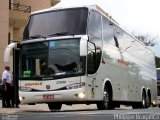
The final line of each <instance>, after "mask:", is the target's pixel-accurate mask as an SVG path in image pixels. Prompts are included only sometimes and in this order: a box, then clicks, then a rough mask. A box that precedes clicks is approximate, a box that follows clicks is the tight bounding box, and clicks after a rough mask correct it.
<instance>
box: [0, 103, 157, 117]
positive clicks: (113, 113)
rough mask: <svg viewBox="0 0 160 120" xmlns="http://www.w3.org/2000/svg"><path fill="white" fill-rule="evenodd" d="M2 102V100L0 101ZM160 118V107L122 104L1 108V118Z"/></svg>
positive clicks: (44, 105)
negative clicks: (112, 106) (113, 106)
mask: <svg viewBox="0 0 160 120" xmlns="http://www.w3.org/2000/svg"><path fill="white" fill-rule="evenodd" d="M0 104H1V101H0ZM45 119H46V120H160V108H157V107H155V108H149V109H132V108H131V107H125V106H121V108H119V109H116V110H103V111H100V110H97V108H96V105H89V106H87V105H73V106H66V105H63V107H62V110H61V111H58V112H50V111H49V109H48V106H47V105H46V104H38V105H31V106H29V105H20V108H1V105H0V120H45Z"/></svg>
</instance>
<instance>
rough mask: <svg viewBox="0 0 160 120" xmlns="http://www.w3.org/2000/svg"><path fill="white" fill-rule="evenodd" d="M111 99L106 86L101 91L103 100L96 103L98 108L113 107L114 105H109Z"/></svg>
mask: <svg viewBox="0 0 160 120" xmlns="http://www.w3.org/2000/svg"><path fill="white" fill-rule="evenodd" d="M111 101H112V96H111V92H110V91H109V89H107V88H106V89H104V92H103V101H100V102H98V103H97V108H98V110H107V109H114V107H113V106H112V105H111Z"/></svg>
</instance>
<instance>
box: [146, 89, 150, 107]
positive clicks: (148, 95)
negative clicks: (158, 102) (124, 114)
mask: <svg viewBox="0 0 160 120" xmlns="http://www.w3.org/2000/svg"><path fill="white" fill-rule="evenodd" d="M146 101H147V103H146V108H149V107H150V106H151V93H150V91H148V92H147V96H146Z"/></svg>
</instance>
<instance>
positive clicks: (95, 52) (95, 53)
mask: <svg viewBox="0 0 160 120" xmlns="http://www.w3.org/2000/svg"><path fill="white" fill-rule="evenodd" d="M88 42H89V43H91V44H93V46H94V56H93V59H94V71H95V69H96V57H97V56H96V55H97V49H96V44H95V43H94V42H91V41H89V40H88Z"/></svg>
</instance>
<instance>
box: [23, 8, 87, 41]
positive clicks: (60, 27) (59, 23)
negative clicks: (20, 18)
mask: <svg viewBox="0 0 160 120" xmlns="http://www.w3.org/2000/svg"><path fill="white" fill-rule="evenodd" d="M87 17H88V9H87V8H76V9H65V10H55V11H50V12H43V13H39V14H33V15H31V16H30V20H29V22H28V24H27V26H26V28H25V30H24V33H23V40H29V39H30V38H32V36H44V37H49V36H50V35H53V34H57V33H65V32H67V33H70V34H73V35H84V34H86V26H87Z"/></svg>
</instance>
